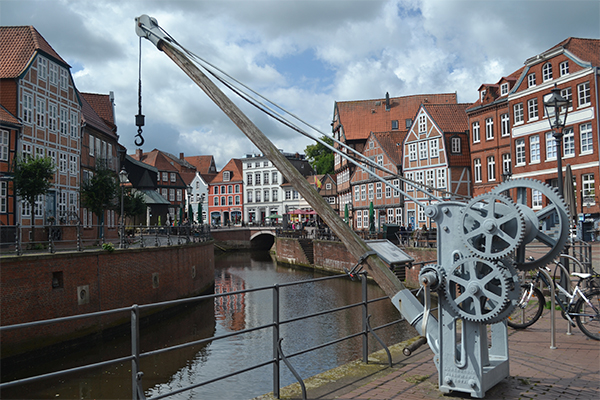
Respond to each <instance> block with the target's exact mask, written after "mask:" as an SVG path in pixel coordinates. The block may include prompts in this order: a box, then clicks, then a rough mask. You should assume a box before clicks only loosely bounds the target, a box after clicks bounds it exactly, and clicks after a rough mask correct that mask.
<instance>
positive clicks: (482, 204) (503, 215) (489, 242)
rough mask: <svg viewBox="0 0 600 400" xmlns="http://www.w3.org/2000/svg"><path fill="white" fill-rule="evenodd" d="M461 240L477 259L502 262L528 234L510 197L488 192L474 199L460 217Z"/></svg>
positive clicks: (522, 219) (523, 220) (519, 211)
mask: <svg viewBox="0 0 600 400" xmlns="http://www.w3.org/2000/svg"><path fill="white" fill-rule="evenodd" d="M459 221H460V230H459V231H460V232H461V233H462V234H461V238H462V239H463V242H464V244H465V245H466V246H467V248H468V249H469V250H470V251H471V252H472V253H473V254H474V255H476V256H479V257H481V258H483V259H486V260H499V259H501V258H503V257H505V256H506V255H508V254H510V253H512V252H513V251H514V250H515V249H516V248H517V247H518V246H519V245H521V242H522V240H523V237H524V235H525V219H524V217H523V213H522V212H521V210H520V209H519V207H518V206H517V205H516V204H515V203H514V202H513V201H512V200H511V199H510V198H508V197H506V196H504V195H501V194H492V193H487V194H483V195H481V196H477V197H475V198H474V199H472V200H471V201H470V202H469V203H468V204H467V206H466V207H465V208H464V210H463V211H462V215H461V218H460V220H459Z"/></svg>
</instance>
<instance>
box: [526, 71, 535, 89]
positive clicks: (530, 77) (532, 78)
mask: <svg viewBox="0 0 600 400" xmlns="http://www.w3.org/2000/svg"><path fill="white" fill-rule="evenodd" d="M534 86H535V73H532V74H529V75H527V87H534Z"/></svg>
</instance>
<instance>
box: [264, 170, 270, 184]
mask: <svg viewBox="0 0 600 400" xmlns="http://www.w3.org/2000/svg"><path fill="white" fill-rule="evenodd" d="M269 175H270V174H269V172H265V173H264V174H263V184H264V185H268V184H269Z"/></svg>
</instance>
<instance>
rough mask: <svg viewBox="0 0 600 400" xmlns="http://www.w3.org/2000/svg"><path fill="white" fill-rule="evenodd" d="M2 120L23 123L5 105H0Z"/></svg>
mask: <svg viewBox="0 0 600 400" xmlns="http://www.w3.org/2000/svg"><path fill="white" fill-rule="evenodd" d="M0 122H4V123H9V124H15V125H21V121H19V120H18V119H17V117H15V116H14V115H12V114H11V113H10V111H8V110H7V109H6V108H4V106H2V105H0Z"/></svg>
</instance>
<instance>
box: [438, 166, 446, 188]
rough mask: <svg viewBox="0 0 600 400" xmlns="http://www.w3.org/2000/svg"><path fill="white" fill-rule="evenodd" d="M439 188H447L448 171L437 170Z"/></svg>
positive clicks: (443, 169)
mask: <svg viewBox="0 0 600 400" xmlns="http://www.w3.org/2000/svg"><path fill="white" fill-rule="evenodd" d="M437 187H438V188H440V189H444V188H446V169H445V168H438V170H437Z"/></svg>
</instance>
